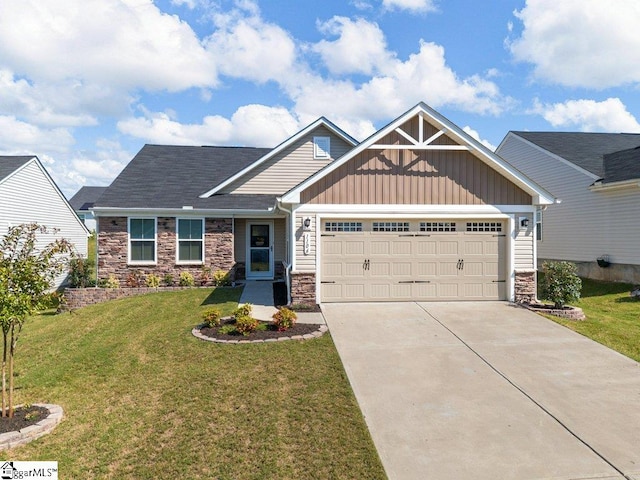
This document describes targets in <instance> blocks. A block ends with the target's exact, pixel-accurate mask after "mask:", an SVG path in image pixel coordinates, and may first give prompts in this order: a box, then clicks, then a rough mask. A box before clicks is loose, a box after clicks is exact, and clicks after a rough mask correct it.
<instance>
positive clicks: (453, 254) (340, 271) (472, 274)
mask: <svg viewBox="0 0 640 480" xmlns="http://www.w3.org/2000/svg"><path fill="white" fill-rule="evenodd" d="M322 226H323V228H324V231H323V232H322V234H321V253H320V255H321V279H320V281H321V289H320V290H321V294H320V296H321V301H322V302H357V301H403V300H443V301H444V300H504V299H505V298H506V288H505V287H506V284H505V277H504V271H505V268H504V263H505V261H504V260H505V255H504V252H505V238H506V235H505V233H504V231H503V230H504V225H503V223H502V222H496V221H494V220H492V221H486V222H483V221H475V220H474V221H468V222H467V221H462V222H461V221H458V220H456V221H451V222H442V221H438V222H416V221H400V222H397V221H393V222H379V221H359V220H358V221H342V220H339V221H327V222H323V225H322Z"/></svg>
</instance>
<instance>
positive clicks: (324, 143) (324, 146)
mask: <svg viewBox="0 0 640 480" xmlns="http://www.w3.org/2000/svg"><path fill="white" fill-rule="evenodd" d="M313 158H331V137H313Z"/></svg>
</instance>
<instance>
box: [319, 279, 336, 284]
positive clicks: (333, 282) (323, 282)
mask: <svg viewBox="0 0 640 480" xmlns="http://www.w3.org/2000/svg"><path fill="white" fill-rule="evenodd" d="M320 283H336V282H335V281H333V280H331V281H326V282H320Z"/></svg>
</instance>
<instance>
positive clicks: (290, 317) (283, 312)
mask: <svg viewBox="0 0 640 480" xmlns="http://www.w3.org/2000/svg"><path fill="white" fill-rule="evenodd" d="M271 318H273V324H274V325H275V326H276V328H277V329H278V331H279V332H284V331H285V330H289V329H290V328H291V327H293V326H294V325H295V324H296V320H297V319H298V316H297V315H296V312H294V311H293V310H289V309H288V308H285V307H283V308H281V309H280V310H278V311H277V312H276V313H274V314H273V316H272V317H271Z"/></svg>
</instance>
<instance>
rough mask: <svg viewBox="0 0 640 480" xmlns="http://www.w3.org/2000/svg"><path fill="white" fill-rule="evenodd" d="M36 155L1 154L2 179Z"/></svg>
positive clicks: (0, 172)
mask: <svg viewBox="0 0 640 480" xmlns="http://www.w3.org/2000/svg"><path fill="white" fill-rule="evenodd" d="M33 157H34V155H31V156H0V180H2V179H4V178H5V177H8V176H9V175H11V174H12V173H13V172H15V171H16V170H17V169H18V168H20V167H21V166H23V165H24V164H25V163H27V162H28V161H29V160H31V159H32V158H33Z"/></svg>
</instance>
